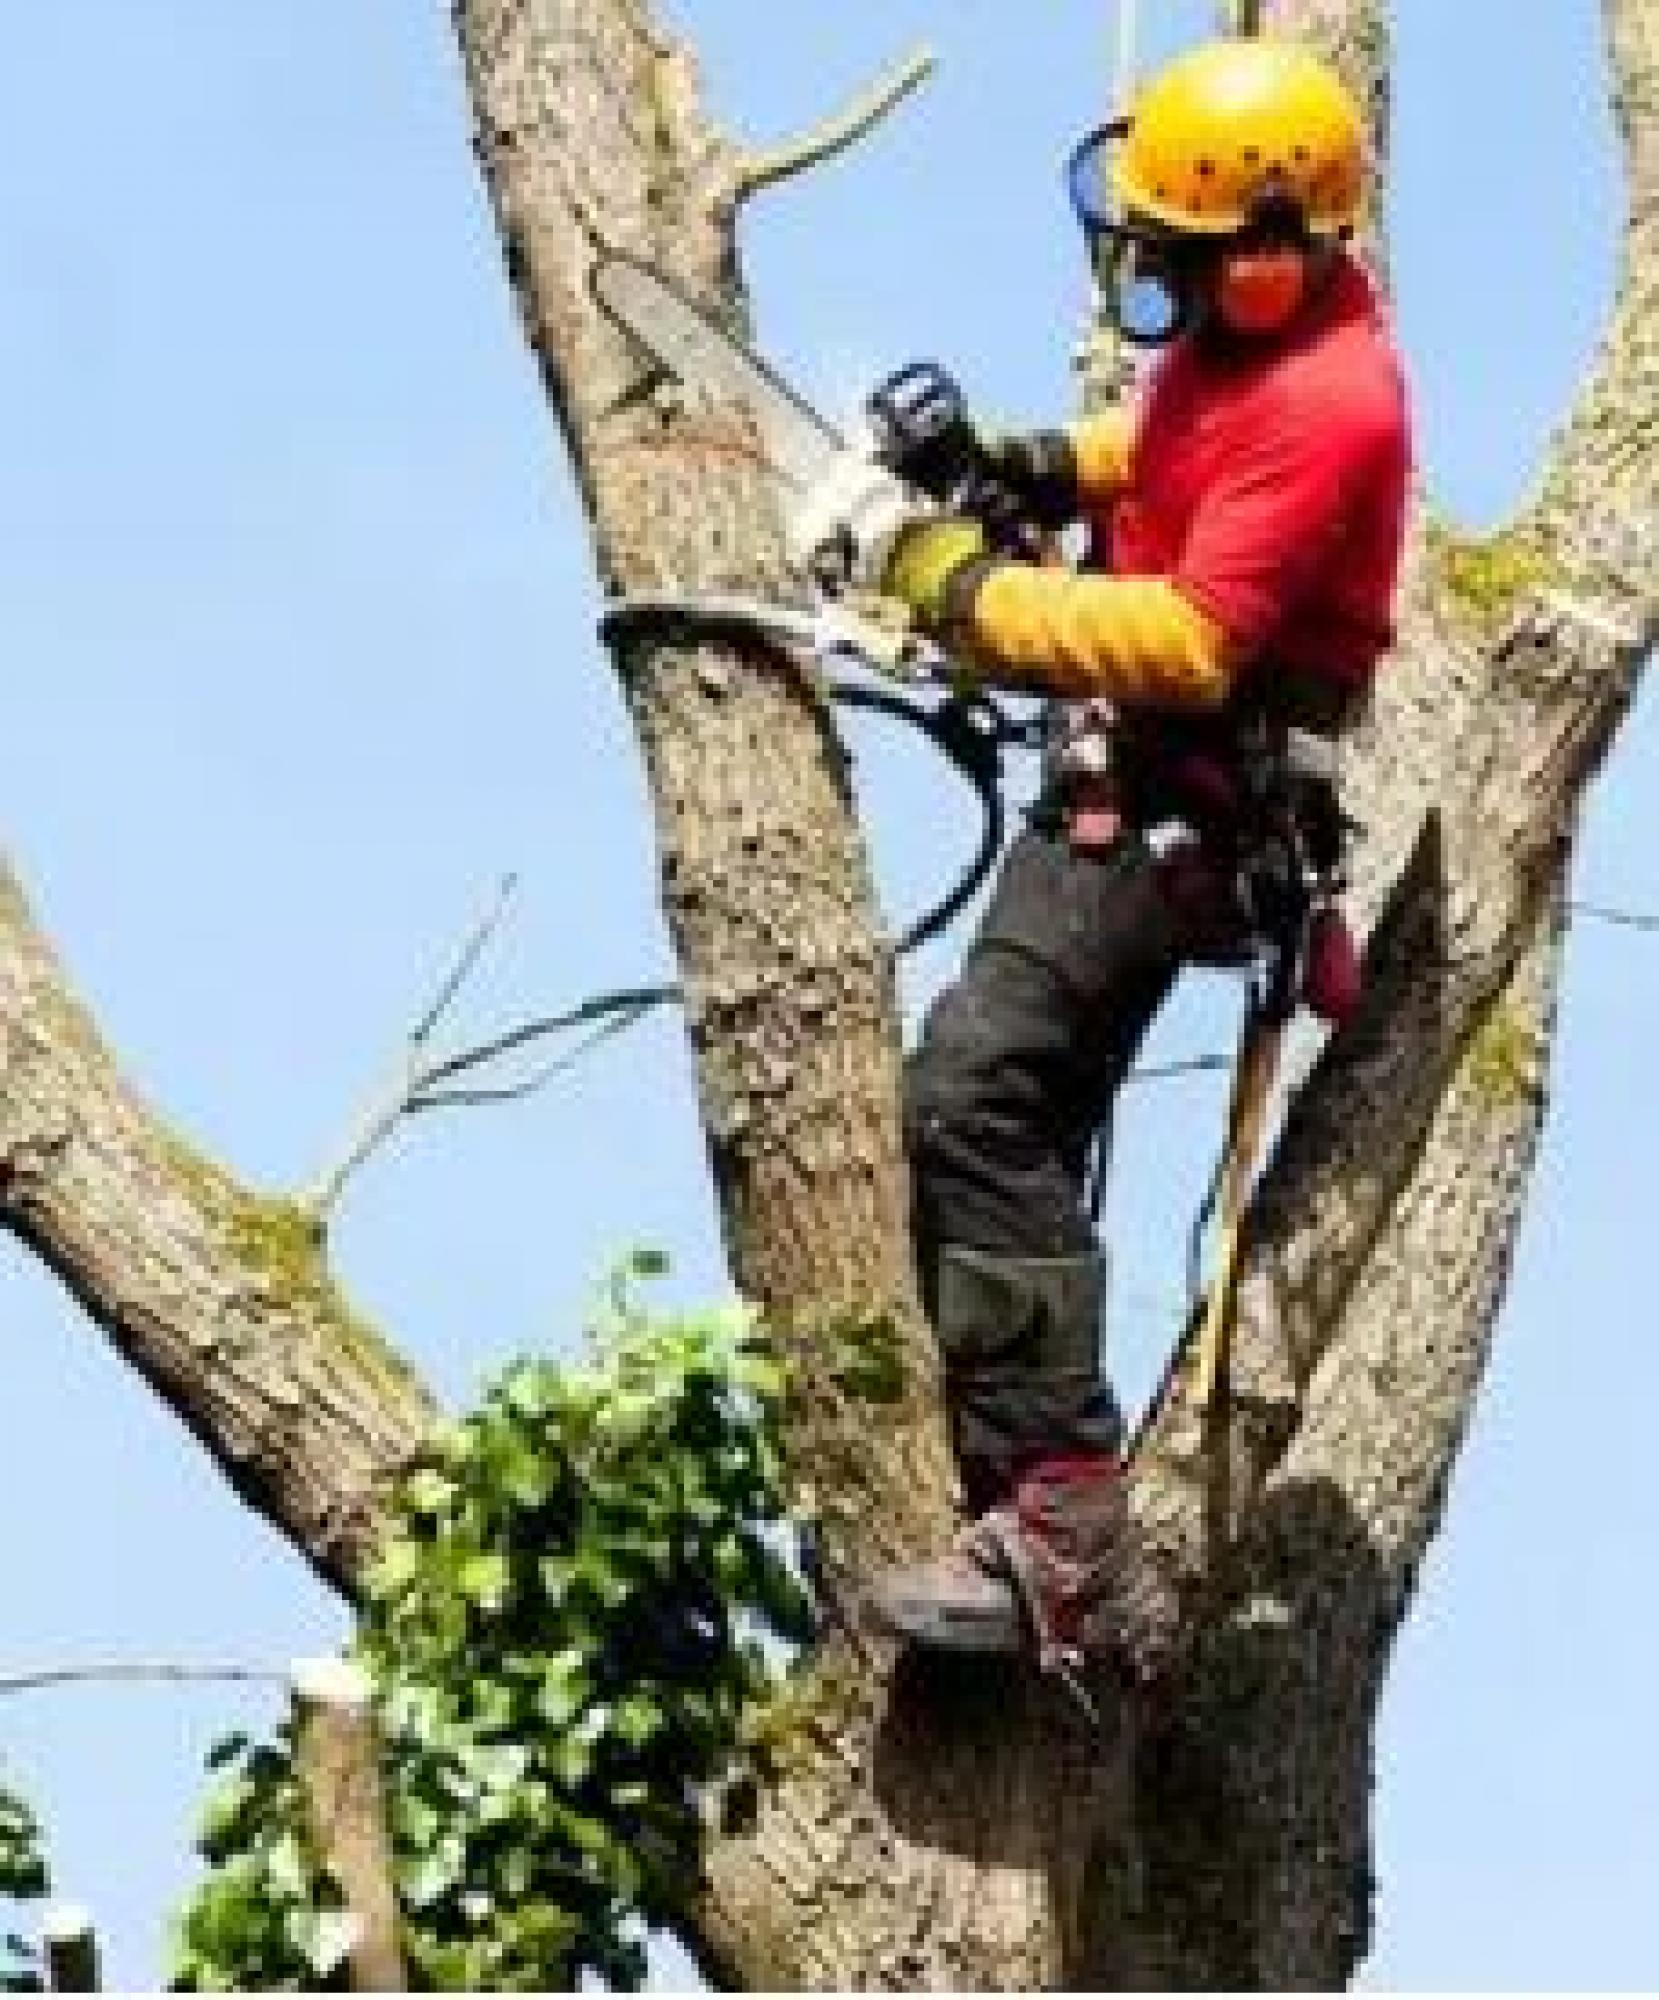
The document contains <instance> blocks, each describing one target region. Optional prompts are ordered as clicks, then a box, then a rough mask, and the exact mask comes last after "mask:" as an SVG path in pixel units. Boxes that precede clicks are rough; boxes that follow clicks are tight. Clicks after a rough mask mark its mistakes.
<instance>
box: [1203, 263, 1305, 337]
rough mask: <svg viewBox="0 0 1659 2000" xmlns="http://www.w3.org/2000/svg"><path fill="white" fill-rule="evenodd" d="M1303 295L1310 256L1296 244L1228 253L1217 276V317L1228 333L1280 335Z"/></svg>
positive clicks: (1300, 302) (1299, 306) (1292, 316)
mask: <svg viewBox="0 0 1659 2000" xmlns="http://www.w3.org/2000/svg"><path fill="white" fill-rule="evenodd" d="M1307 295H1308V253H1307V251H1306V250H1304V249H1302V248H1300V247H1299V246H1297V245H1296V244H1291V243H1280V244H1273V245H1267V246H1263V247H1261V248H1257V249H1249V250H1229V251H1228V252H1226V254H1225V255H1224V256H1223V257H1222V259H1221V263H1220V267H1219V269H1218V270H1217V272H1216V283H1215V310H1216V316H1217V318H1219V319H1220V321H1221V323H1222V325H1223V326H1225V327H1226V328H1227V329H1228V331H1229V332H1231V333H1245V334H1263V333H1278V332H1280V331H1281V330H1282V329H1283V328H1284V327H1286V326H1288V325H1289V324H1290V322H1291V321H1292V320H1293V319H1294V318H1295V317H1296V315H1297V313H1298V312H1299V311H1300V310H1301V306H1302V301H1303V300H1304V299H1305V298H1306V297H1307Z"/></svg>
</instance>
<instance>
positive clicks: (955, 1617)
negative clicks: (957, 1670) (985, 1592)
mask: <svg viewBox="0 0 1659 2000" xmlns="http://www.w3.org/2000/svg"><path fill="white" fill-rule="evenodd" d="M870 1608H871V1610H872V1611H873V1612H874V1613H875V1616H876V1620H877V1622H878V1623H879V1624H880V1625H882V1626H883V1627H884V1628H885V1629H886V1630H887V1631H888V1632H890V1633H892V1634H893V1636H894V1637H895V1638H899V1639H908V1640H909V1641H910V1642H911V1643H912V1645H917V1646H926V1647H928V1648H930V1649H931V1650H932V1651H934V1652H940V1653H991V1654H1000V1655H1003V1656H1004V1657H1007V1656H1009V1655H1012V1654H1017V1653H1021V1652H1023V1651H1024V1650H1025V1633H1024V1628H1023V1626H1022V1625H1021V1624H1020V1622H1019V1620H1018V1619H1017V1618H1014V1617H1010V1616H1009V1615H1008V1614H1007V1613H1006V1612H998V1611H996V1610H986V1611H970V1610H966V1609H962V1610H954V1611H953V1610H951V1609H949V1608H948V1607H946V1606H943V1605H940V1604H936V1603H933V1604H929V1603H920V1602H915V1601H911V1600H907V1599H904V1598H894V1597H887V1596H883V1595H882V1594H880V1593H879V1592H878V1593H877V1594H876V1595H874V1596H873V1597H872V1598H871V1599H870Z"/></svg>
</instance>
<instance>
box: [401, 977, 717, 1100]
mask: <svg viewBox="0 0 1659 2000" xmlns="http://www.w3.org/2000/svg"><path fill="white" fill-rule="evenodd" d="M679 997H680V989H679V988H678V987H677V986H624V987H619V988H618V989H617V990H616V991H615V992H614V993H602V994H599V995H597V996H596V997H595V998H594V999H591V1000H584V1001H583V1002H582V1004H581V1005H580V1006H579V1007H572V1008H570V1009H568V1010H567V1011H566V1012H565V1013H563V1014H549V1015H547V1016H546V1017H545V1018H544V1019H541V1020H535V1021H526V1022H524V1023H523V1024H522V1025H521V1026H519V1027H516V1028H509V1029H508V1030H507V1031H506V1032H505V1033H504V1034H500V1035H496V1036H493V1037H492V1038H491V1039H490V1040H489V1041H487V1042H479V1043H478V1044H477V1045H476V1046H475V1047H473V1048H470V1049H462V1050H461V1051H459V1053H458V1054H456V1055H452V1056H445V1057H444V1058H443V1060H442V1061H441V1062H435V1063H433V1064H432V1065H431V1066H430V1067H429V1068H426V1069H425V1070H423V1071H422V1074H421V1077H420V1082H419V1094H421V1095H424V1094H425V1093H426V1091H427V1088H428V1086H429V1085H431V1084H434V1083H447V1082H448V1081H449V1079H450V1078H451V1077H456V1076H460V1075H462V1074H463V1072H465V1071H466V1070H469V1069H478V1068H480V1067H481V1066H482V1065H483V1064H485V1063H490V1062H495V1061H496V1060H498V1058H500V1057H501V1056H507V1055H512V1054H514V1053H515V1051H517V1050H519V1049H522V1048H528V1047H529V1046H530V1045H531V1044H532V1043H535V1042H539V1041H545V1040H546V1038H547V1037H548V1036H549V1035H562V1034H568V1033H569V1031H570V1030H571V1029H572V1028H583V1027H586V1026H587V1024H588V1023H589V1022H590V1021H600V1022H603V1023H604V1028H605V1029H607V1030H609V1029H613V1028H614V1024H613V1023H612V1022H611V1021H610V1020H609V1018H608V1017H609V1016H611V1015H623V1016H625V1017H626V1019H625V1020H624V1021H623V1026H625V1027H626V1026H631V1025H632V1024H633V1022H635V1021H637V1020H639V1019H640V1018H641V1017H642V1016H643V1015H646V1014H649V1013H650V1012H651V1010H652V1009H653V1008H654V1007H662V1006H666V1005H667V1004H668V1002H669V1001H671V1000H677V999H678V998H679ZM596 1039H599V1040H603V1039H604V1032H603V1031H602V1032H601V1034H600V1035H599V1036H598V1037H596Z"/></svg>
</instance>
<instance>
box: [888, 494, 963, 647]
mask: <svg viewBox="0 0 1659 2000" xmlns="http://www.w3.org/2000/svg"><path fill="white" fill-rule="evenodd" d="M986 552H987V551H986V543H985V530H984V529H983V528H982V527H981V526H980V525H979V523H978V522H977V521H971V520H968V519H967V518H966V517H965V516H962V515H958V514H943V515H934V516H931V517H929V518H926V519H918V520H914V521H909V522H907V523H906V524H905V525H904V526H903V527H902V528H900V529H899V531H898V533H897V534H896V535H894V537H893V538H892V541H891V542H890V544H889V545H888V549H887V553H886V558H885V561H884V563H883V565H882V570H881V574H880V576H879V577H877V578H876V579H875V580H874V581H875V587H876V590H877V591H878V592H879V594H880V595H881V596H883V597H887V598H892V599H893V600H895V601H896V602H897V603H900V604H902V605H903V606H904V607H905V609H906V610H907V611H908V612H909V613H910V616H911V617H912V618H913V619H914V621H915V622H916V624H917V625H918V626H919V627H920V628H921V630H922V631H924V632H928V633H935V634H937V633H941V632H942V631H943V630H944V628H945V626H946V625H947V624H948V623H949V619H950V610H951V604H950V598H951V587H952V585H953V583H954V582H956V581H957V579H958V578H959V577H960V576H961V575H962V572H963V571H964V570H965V569H966V567H967V566H968V565H969V564H970V563H973V564H977V563H979V562H980V561H981V559H982V558H983V557H984V556H985V554H986Z"/></svg>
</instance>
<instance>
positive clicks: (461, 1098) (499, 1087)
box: [408, 999, 658, 1117]
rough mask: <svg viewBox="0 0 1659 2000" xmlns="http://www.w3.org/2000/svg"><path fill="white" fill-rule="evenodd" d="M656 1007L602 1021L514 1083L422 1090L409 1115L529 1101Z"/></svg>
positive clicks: (639, 1008)
mask: <svg viewBox="0 0 1659 2000" xmlns="http://www.w3.org/2000/svg"><path fill="white" fill-rule="evenodd" d="M657 1005H658V1002H657V1001H656V1000H655V999H652V1000H648V1001H646V1002H645V1003H644V1004H643V1005H641V1006H637V1007H633V1008H631V1009H629V1010H627V1011H626V1012H621V1013H618V1014H617V1015H616V1017H615V1019H614V1020H610V1021H606V1022H605V1023H604V1024H603V1026H601V1027H598V1028H595V1029H594V1031H593V1033H592V1034H591V1035H585V1036H583V1038H582V1040H581V1041H579V1042H578V1043H577V1044H576V1046H575V1048H573V1049H569V1050H567V1051H566V1053H565V1054H564V1055H562V1056H555V1057H554V1059H553V1060H552V1062H550V1063H544V1064H543V1065H542V1067H541V1068H540V1069H537V1070H532V1071H531V1073H530V1074H529V1075H528V1076H527V1077H524V1078H522V1079H521V1080H520V1081H519V1082H517V1083H501V1084H482V1085H473V1086H471V1087H470V1088H467V1089H462V1090H426V1089H422V1090H420V1091H419V1092H417V1093H416V1095H415V1096H413V1097H411V1098H410V1100H409V1106H408V1109H409V1114H410V1116H411V1117H414V1116H415V1115H416V1114H418V1113H420V1112H423V1111H441V1110H445V1109H453V1108H459V1107H462V1106H467V1105H478V1104H516V1103H518V1102H519V1101H520V1100H521V1099H523V1098H526V1097H533V1096H534V1095H535V1094H536V1092H537V1091H538V1090H540V1089H541V1088H542V1087H543V1085H544V1084H548V1083H551V1082H552V1080H553V1078H554V1077H556V1076H561V1075H563V1073H564V1072H565V1071H566V1070H568V1069H574V1068H575V1066H576V1065H577V1063H579V1062H580V1061H581V1060H582V1058H583V1057H584V1056H586V1055H588V1054H589V1053H591V1051H592V1050H594V1049H596V1048H598V1046H599V1044H600V1043H601V1042H607V1041H609V1040H610V1038H611V1037H612V1036H613V1035H621V1034H625V1033H626V1032H627V1030H628V1029H629V1028H631V1027H633V1026H634V1024H635V1023H636V1022H638V1021H642V1020H644V1018H645V1016H646V1015H647V1014H649V1013H650V1012H651V1011H652V1010H653V1008H654V1007H656V1006H657Z"/></svg>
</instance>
